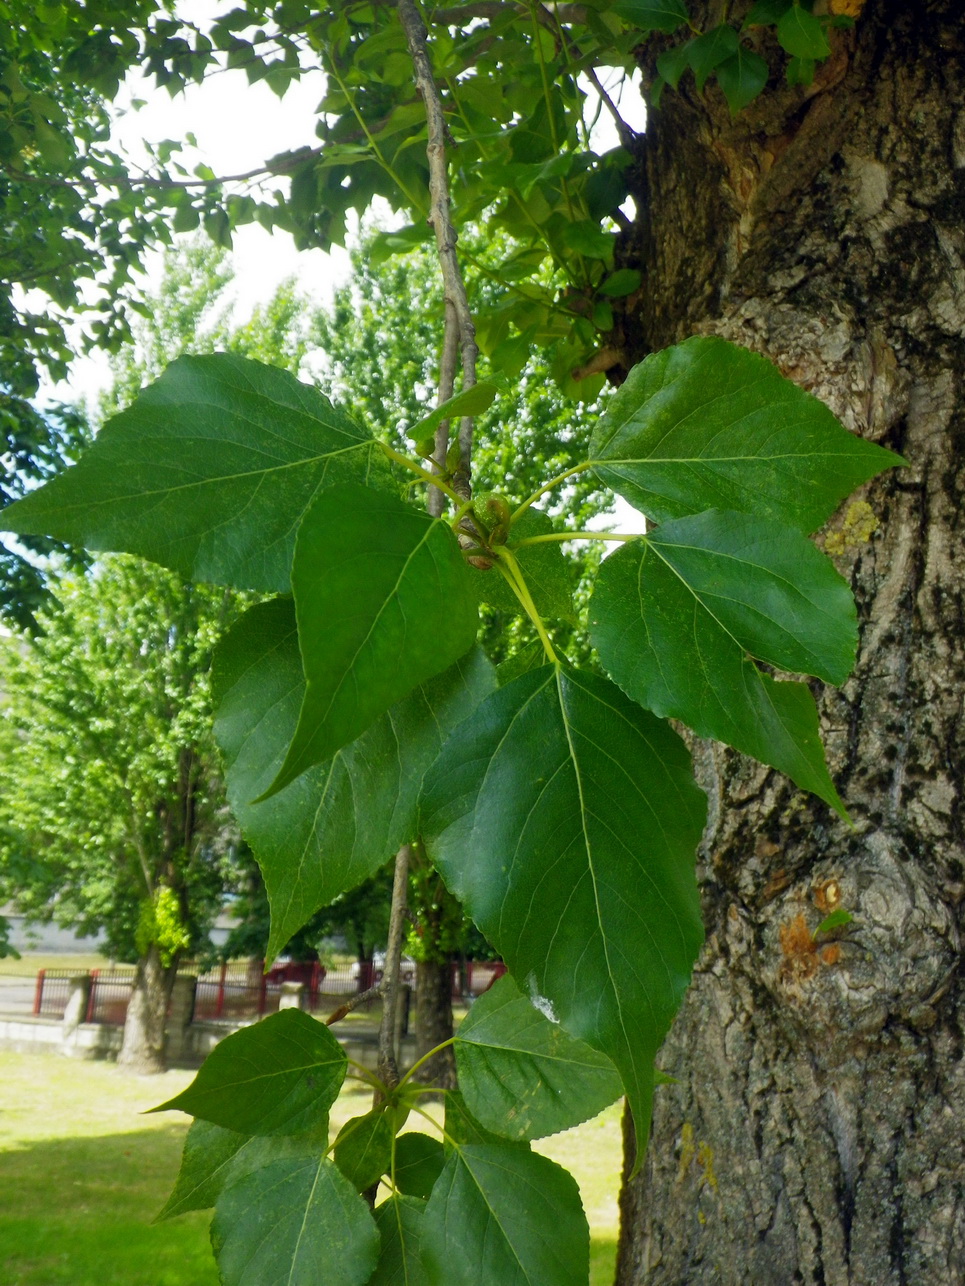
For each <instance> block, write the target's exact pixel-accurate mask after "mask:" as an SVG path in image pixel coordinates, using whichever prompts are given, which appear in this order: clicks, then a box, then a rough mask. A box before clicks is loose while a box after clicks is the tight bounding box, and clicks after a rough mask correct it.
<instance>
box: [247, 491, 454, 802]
mask: <svg viewBox="0 0 965 1286" xmlns="http://www.w3.org/2000/svg"><path fill="white" fill-rule="evenodd" d="M292 588H293V590H294V594H295V614H296V616H297V619H298V637H299V647H300V649H301V654H302V668H303V670H304V672H305V679H306V685H305V698H304V701H303V702H302V708H301V711H300V713H299V716H298V725H297V727H296V729H295V735H294V737H293V739H292V743H291V746H290V747H289V749H288V753H287V754H286V756H285V762H284V763H283V764H282V766H281V769H280V770H279V772H278V776H277V777H276V778H275V780H274V782H273V783H272V785H271V786H270V787H269V789H268V791H267V792H266V795H271V794H274V793H275V792H277V791H279V790H281V789H282V787H283V786H287V785H288V783H289V782H291V781H294V779H295V778H296V777H298V776H300V775H301V773H303V772H304V771H305V769H306V768H311V767H312V766H313V765H314V764H318V763H321V762H322V761H323V760H325V759H329V758H330V757H331V756H332V755H333V754H334V753H335V752H336V751H337V750H339V749H341V747H342V746H345V745H348V743H349V742H351V741H354V740H355V738H356V737H357V736H358V735H359V734H360V733H362V732H364V731H365V729H366V728H367V727H368V726H369V725H370V724H371V723H373V722H374V721H375V720H376V719H377V718H378V717H379V716H380V715H382V714H384V713H385V711H386V710H388V709H389V707H390V706H392V705H394V704H395V703H396V702H397V701H399V700H400V699H401V698H402V697H404V696H405V695H406V694H407V693H408V692H411V691H412V689H413V688H415V687H417V686H418V685H419V684H420V683H425V681H426V680H427V679H431V678H432V677H433V676H434V675H437V674H441V673H442V671H443V670H447V669H448V668H449V666H450V665H452V663H453V662H454V661H457V660H458V659H459V657H461V656H464V655H465V654H466V652H468V651H469V649H470V648H471V647H472V645H473V643H474V642H475V638H476V624H477V615H476V603H475V598H474V595H473V590H472V585H471V581H470V577H469V572H468V569H467V567H466V564H465V562H464V561H463V558H462V555H461V553H460V551H459V546H458V544H457V542H456V538H455V536H454V535H453V534H452V531H451V530H450V528H449V525H448V523H447V522H444V521H441V520H436V519H433V518H430V517H429V515H428V514H426V513H424V512H423V511H422V510H421V509H416V508H414V507H413V506H411V505H407V504H405V503H404V502H403V501H401V500H397V499H396V498H395V496H391V495H388V494H386V493H384V492H378V491H372V490H370V489H369V488H367V487H355V486H340V487H330V488H328V490H326V491H323V492H322V493H321V495H320V496H319V497H318V499H317V500H316V502H315V503H314V504H313V505H312V507H311V509H310V510H309V511H308V513H307V514H306V515H305V517H304V519H303V520H302V525H301V528H300V530H299V533H298V540H297V543H296V545H295V562H294V565H293V567H292Z"/></svg>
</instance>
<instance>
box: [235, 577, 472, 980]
mask: <svg viewBox="0 0 965 1286" xmlns="http://www.w3.org/2000/svg"><path fill="white" fill-rule="evenodd" d="M494 687H495V674H494V671H493V667H492V665H491V664H490V663H489V661H488V660H487V659H486V657H485V655H484V654H483V652H482V651H481V649H479V648H478V647H476V648H473V649H471V651H469V652H468V653H467V654H466V655H465V656H464V657H461V658H460V660H459V661H457V662H456V664H455V665H454V666H450V668H449V669H448V670H446V671H445V672H444V673H443V674H440V675H437V676H436V677H435V678H433V679H430V680H429V681H428V682H427V683H424V684H420V685H419V686H418V687H417V688H415V689H414V690H413V691H412V692H410V693H409V694H408V696H405V697H403V699H402V700H401V701H399V702H397V703H396V704H395V705H394V706H392V707H391V708H390V709H389V710H387V711H386V712H385V714H384V715H382V716H381V717H380V718H379V719H377V720H376V721H375V723H374V724H373V725H372V726H371V727H370V728H368V729H366V731H365V732H363V733H362V735H361V736H360V737H359V738H357V739H356V740H355V741H353V742H352V743H351V744H350V745H348V746H344V747H343V748H342V749H341V750H339V751H337V752H336V754H335V755H334V756H333V757H332V758H331V759H329V760H327V761H326V762H325V763H323V764H317V765H316V766H315V767H313V768H310V769H309V770H308V771H307V772H305V773H303V774H302V775H301V776H300V777H298V778H297V779H296V780H295V781H293V782H292V783H291V784H290V785H289V786H287V787H286V788H285V789H284V790H281V791H279V792H278V793H277V794H276V795H273V796H272V797H271V798H270V799H266V800H264V801H263V802H262V803H259V804H253V803H252V802H251V801H252V800H253V799H255V798H256V797H257V796H258V795H260V794H261V793H262V791H264V790H266V789H267V787H268V786H269V785H270V783H271V781H272V780H273V779H274V777H275V776H276V774H277V772H278V769H279V768H280V767H281V764H282V761H283V760H284V757H285V752H286V750H287V748H288V745H289V743H290V741H291V739H292V734H293V733H294V731H295V726H296V724H297V721H298V712H299V710H300V709H301V706H302V704H303V701H304V693H305V679H304V675H303V674H302V663H301V657H300V655H299V652H298V634H297V627H296V623H295V608H294V604H293V601H292V599H291V598H278V599H274V600H272V601H271V602H268V603H259V604H257V605H256V606H255V607H253V608H251V609H249V611H248V612H246V613H245V615H244V616H243V617H242V618H241V619H240V620H239V621H238V622H237V623H236V625H235V626H234V627H233V629H232V630H231V631H230V632H229V634H228V635H227V636H226V637H225V638H224V639H223V640H222V642H221V644H220V645H219V648H218V651H217V653H216V655H215V662H214V688H215V695H216V698H217V700H218V702H219V704H218V709H217V716H216V719H215V727H214V730H215V737H216V738H217V740H218V744H219V746H220V747H221V752H222V755H223V756H224V761H225V770H226V773H225V775H226V780H227V787H228V798H229V801H230V803H231V806H232V809H233V810H234V814H235V816H236V817H237V819H238V823H239V825H240V826H241V832H242V834H243V835H244V837H245V839H246V840H247V842H248V844H249V845H250V846H251V850H252V852H253V853H254V855H255V858H256V860H257V861H258V865H259V866H260V867H261V871H262V875H263V877H264V880H265V886H266V888H267V890H268V900H269V904H270V906H271V937H270V941H269V943H268V948H267V956H268V959H274V958H275V956H276V955H277V954H278V952H279V951H281V950H282V949H283V948H284V947H285V944H286V943H287V942H288V940H289V939H290V938H291V936H292V934H293V933H295V932H297V930H298V929H300V928H301V926H302V925H303V924H305V923H306V921H308V920H309V919H310V918H311V916H312V915H314V913H315V912H316V911H317V910H318V908H319V907H321V906H327V905H328V904H329V903H331V902H333V901H334V900H335V898H336V897H338V895H339V894H340V893H343V892H345V891H347V890H348V889H352V888H355V887H357V885H359V884H361V883H362V882H363V880H366V879H368V878H369V876H371V875H373V874H374V873H375V872H376V871H377V870H378V869H379V867H380V866H382V865H383V864H384V863H385V862H386V861H388V859H389V858H390V857H391V856H392V854H393V853H395V852H396V851H397V850H398V848H399V846H400V845H401V844H403V843H405V842H406V840H408V839H411V837H412V836H413V835H414V834H415V830H416V808H417V802H418V795H419V791H420V789H421V787H422V778H423V775H424V773H425V771H426V769H427V768H428V767H429V765H430V764H431V763H432V762H433V760H434V759H435V758H436V756H437V754H438V753H439V749H440V747H441V745H442V742H443V740H444V739H445V737H446V736H447V735H448V733H449V732H450V731H451V729H452V728H454V727H455V726H456V724H457V723H459V722H460V720H462V719H463V718H465V717H466V715H467V714H469V713H471V711H472V710H473V709H474V708H475V706H476V705H477V704H478V703H479V701H481V700H482V698H483V697H484V696H487V695H488V694H489V693H490V692H491V691H492V690H493V689H494Z"/></svg>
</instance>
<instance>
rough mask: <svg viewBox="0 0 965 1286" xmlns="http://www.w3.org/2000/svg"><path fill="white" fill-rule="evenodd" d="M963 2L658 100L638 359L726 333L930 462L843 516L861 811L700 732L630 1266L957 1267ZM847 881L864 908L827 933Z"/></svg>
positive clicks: (833, 1276) (835, 695)
mask: <svg viewBox="0 0 965 1286" xmlns="http://www.w3.org/2000/svg"><path fill="white" fill-rule="evenodd" d="M834 7H835V6H832V8H834ZM747 8H748V5H746V4H738V5H735V6H733V12H734V14H735V16H738V17H739V16H741V14H742V13H743V12H745V11H746V9H747ZM816 8H818V9H821V8H824V6H821V5H819V6H816ZM837 8H838V9H839V11H840V9H841V5H840V2H839V3H838V5H837ZM856 8H860V6H858V5H856V4H854V3H852V4H851V5H850V9H851V11H852V12H854V10H855V9H856ZM691 9H692V10H696V9H700V10H701V12H700V13H699V14H698V15H697V21H698V23H700V24H701V25H703V26H708V25H713V22H714V21H719V20H720V17H721V6H720V5H712V4H702V5H691ZM963 17H965V15H963V9H962V5H961V0H919V3H916V4H907V3H906V2H905V0H868V2H867V3H866V4H865V5H864V8H863V12H862V13H861V14H860V16H859V18H858V22H857V26H856V28H855V29H854V31H852V32H836V33H833V36H832V41H833V50H834V52H833V56H832V58H831V59H830V60H829V62H828V63H826V64H825V65H824V66H819V68H818V71H817V77H816V80H815V83H814V85H813V86H811V87H810V89H800V88H795V89H789V88H788V87H787V86H786V85H785V86H781V85H780V82H779V79H778V75H777V70H776V69H777V68H778V67H779V65H780V63H779V58H778V54H777V50H776V46H774V45H773V44H772V43H771V38H770V37H769V36H768V37H766V38H764V37H762V38H761V40H762V43H761V50H762V52H763V53H764V54H765V55H766V56H768V57H770V58H771V59H772V66H773V68H774V69H775V72H774V74H772V77H771V80H770V82H769V88H768V89H767V90H766V91H765V94H764V95H763V96H762V98H761V99H760V100H758V101H757V102H756V103H754V104H752V106H751V107H750V109H749V110H748V111H747V112H746V113H744V114H742V115H741V116H740V117H738V119H737V120H736V121H733V122H732V121H731V119H730V117H729V114H728V112H727V110H726V107H725V105H724V103H723V100H722V98H721V96H720V94H719V92H718V91H717V90H716V88H713V87H708V89H707V91H706V92H705V94H703V95H698V94H697V93H696V91H695V90H694V88H693V81H692V79H691V80H690V81H689V85H688V84H687V82H686V81H684V82H682V89H683V93H682V94H680V95H675V94H674V93H672V92H671V91H669V90H668V91H667V92H666V93H665V95H664V99H663V105H662V107H661V109H660V111H659V112H654V113H652V115H651V121H650V126H649V128H648V133H647V137H646V140H645V156H644V160H643V165H642V167H641V172H642V173H645V175H646V192H645V193H643V192H642V193H641V204H642V205H644V206H645V210H644V214H643V215H642V217H641V218H640V220H639V221H638V224H637V227H636V229H635V235H636V237H637V240H636V242H635V243H634V244H633V245H631V246H629V247H628V250H627V259H628V260H629V261H630V262H633V263H636V264H638V265H639V266H641V267H642V269H643V272H644V281H645V287H646V299H645V302H644V303H643V304H642V305H641V308H640V312H639V313H638V314H635V315H633V316H631V317H630V318H628V321H627V346H628V350H629V351H628V356H629V357H630V359H631V360H633V359H639V358H640V357H642V356H643V355H644V354H645V353H646V352H647V351H648V350H649V349H651V348H659V347H662V346H663V345H665V344H667V343H671V342H673V341H675V340H679V339H681V338H683V337H685V336H686V335H688V334H692V333H694V332H702V333H715V334H720V335H723V336H725V337H726V338H729V339H732V340H735V341H736V342H738V343H741V344H744V345H746V346H747V347H750V348H753V349H756V350H757V351H760V352H763V353H765V354H767V355H768V356H769V357H770V358H772V359H773V360H774V361H775V362H776V363H777V365H778V366H779V367H780V368H781V369H782V370H783V371H784V372H785V373H786V374H788V375H790V376H791V377H792V378H793V379H795V380H796V381H797V382H798V383H800V384H801V385H803V386H804V387H805V388H808V389H810V390H812V391H813V392H814V393H816V394H817V395H818V396H819V397H821V398H822V399H823V400H824V401H826V402H827V403H829V404H830V405H831V406H832V408H833V409H834V410H835V411H836V412H837V414H838V415H840V416H841V418H842V420H843V421H844V423H845V424H846V425H847V426H848V427H849V428H851V429H853V430H854V431H855V432H857V433H860V434H862V435H863V436H865V437H868V438H870V439H873V440H875V441H878V442H881V443H883V444H885V445H887V446H890V447H892V448H894V449H896V450H898V451H900V452H902V454H904V456H905V457H906V459H907V460H908V468H907V469H904V470H894V471H892V472H890V473H888V474H887V475H885V476H884V478H883V479H882V480H880V481H878V482H876V483H875V484H873V485H872V486H870V487H868V488H865V489H864V491H863V493H862V494H861V496H860V497H857V498H858V499H861V500H863V501H866V502H867V504H868V505H870V510H871V513H872V514H873V519H871V520H869V512H868V510H866V509H862V508H860V507H859V508H855V507H854V506H853V505H850V506H849V505H845V507H844V511H843V513H842V514H839V515H838V517H837V518H836V519H835V520H834V521H833V522H832V523H831V524H830V525H829V531H830V536H829V535H828V533H827V532H826V533H825V535H824V540H825V541H826V547H827V549H828V551H829V552H834V553H835V560H836V562H837V565H838V566H839V568H840V570H841V571H842V572H843V573H844V574H845V575H846V576H847V577H849V578H850V580H851V582H852V584H853V587H854V590H855V594H856V598H857V602H858V613H859V621H860V630H861V642H860V649H859V659H858V665H857V669H856V671H855V674H854V676H853V678H852V679H850V680H849V682H848V683H847V684H846V686H845V687H844V689H843V690H842V691H840V692H833V691H826V690H824V689H822V688H821V685H815V690H816V692H817V694H818V697H819V703H820V707H821V712H822V721H823V729H824V734H825V739H826V744H827V748H828V757H829V763H830V767H831V771H832V773H833V775H834V777H835V780H836V782H837V785H838V787H839V790H840V791H841V794H842V796H843V798H844V800H845V802H846V804H847V805H848V808H849V809H850V812H851V816H852V818H853V820H854V829H849V828H848V827H847V826H846V825H844V824H843V823H842V822H840V821H839V820H837V819H836V818H835V816H834V815H833V814H832V813H831V812H830V810H829V809H828V808H827V807H826V806H825V805H823V804H822V803H820V802H818V801H816V800H814V799H813V798H810V797H805V796H804V795H802V794H801V793H800V792H798V791H797V790H795V789H794V788H793V787H792V786H791V785H790V783H789V782H788V781H787V780H785V779H784V778H783V777H781V776H779V775H778V774H776V773H774V772H770V771H768V770H766V769H764V768H761V767H760V766H759V765H755V764H754V763H752V762H750V761H748V760H745V759H742V758H741V757H740V756H738V755H736V754H734V753H733V752H730V751H725V750H722V749H721V748H720V747H710V746H707V745H703V744H700V745H697V746H696V747H695V751H696V756H697V762H698V768H699V772H700V775H701V778H702V781H703V783H704V785H705V786H706V787H707V789H708V793H709V797H710V820H709V824H708V830H707V833H706V836H705V842H704V846H703V852H702V858H701V874H702V881H703V894H704V911H705V920H706V924H707V943H706V946H705V949H704V951H703V954H702V956H701V959H700V961H699V964H698V967H697V969H696V972H695V976H694V983H693V987H692V989H691V991H690V993H689V995H688V998H687V1000H686V1002H685V1005H684V1007H683V1010H682V1012H681V1014H680V1017H679V1019H678V1021H677V1023H676V1025H675V1027H674V1029H673V1031H672V1033H671V1035H670V1037H669V1039H668V1041H667V1043H666V1045H665V1047H664V1050H663V1052H662V1055H661V1058H660V1064H661V1066H662V1067H663V1068H664V1069H665V1070H667V1071H668V1072H670V1073H671V1074H672V1075H674V1076H675V1077H677V1078H678V1084H675V1085H669V1086H664V1087H661V1088H660V1089H658V1091H657V1095H656V1104H655V1109H654V1118H653V1129H652V1138H651V1142H650V1147H649V1151H648V1155H647V1159H646V1162H645V1164H644V1166H643V1168H642V1170H641V1173H640V1174H639V1176H638V1177H636V1178H635V1179H632V1180H628V1181H627V1182H626V1183H625V1185H624V1190H623V1193H622V1198H621V1202H622V1215H623V1231H622V1237H621V1245H620V1257H619V1268H618V1277H617V1280H618V1283H619V1284H620V1286H644V1283H646V1286H657V1284H660V1286H689V1284H694V1286H696V1284H700V1286H704V1284H707V1286H709V1284H710V1283H714V1284H715V1286H739V1284H740V1286H743V1284H744V1283H754V1286H769V1284H773V1286H790V1284H791V1283H821V1284H823V1286H846V1284H847V1286H864V1284H866V1283H867V1284H869V1286H870V1284H871V1283H873V1284H874V1286H899V1283H907V1284H908V1286H949V1283H952V1282H962V1281H965V1148H963V1140H962V1132H963V1122H965V1062H963V1059H962V1054H963V1033H962V1027H961V1021H960V1018H959V1013H960V1011H961V1007H962V1003H963V1000H965V995H963V983H962V977H961V972H960V968H959V961H960V937H959V934H960V920H961V914H962V910H961V907H962V897H963V893H965V869H963V853H962V822H961V781H962V775H963V753H962V751H963V736H965V732H963V729H965V724H963V721H962V702H963V695H962V694H963V681H965V655H963V651H965V650H963V638H965V617H963V580H965V543H963V540H962V536H963V527H965V506H963V503H962V499H963V498H962V484H963V472H962V459H963V453H962V444H963V441H965V437H963V435H965V399H963V393H962V379H963V373H965V227H963V222H965V220H963V216H965V30H963V29H965V22H963ZM705 19H706V20H707V21H706V22H705ZM646 56H647V58H648V59H649V58H651V57H652V53H651V52H649V51H648V53H647V55H646ZM651 74H652V66H651V65H649V64H648V66H645V67H644V78H645V81H646V79H647V77H648V76H649V75H651ZM874 521H876V522H877V524H878V526H877V529H876V530H875V531H874V532H873V533H872V531H871V530H870V528H871V527H872V526H873V525H874ZM838 905H839V906H842V907H844V908H846V909H847V910H849V911H850V912H851V913H852V914H853V916H854V922H853V924H852V925H851V926H849V928H848V929H847V930H846V931H844V932H843V933H842V934H841V941H840V942H839V943H837V944H834V945H833V946H832V947H831V948H830V949H828V950H825V951H818V950H815V949H814V944H813V940H812V937H811V934H812V931H813V930H814V928H815V927H816V926H817V925H818V923H819V922H820V921H821V919H822V918H823V917H824V915H825V914H826V912H827V910H829V909H833V907H834V906H838Z"/></svg>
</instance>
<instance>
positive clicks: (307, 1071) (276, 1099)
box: [151, 1009, 347, 1134]
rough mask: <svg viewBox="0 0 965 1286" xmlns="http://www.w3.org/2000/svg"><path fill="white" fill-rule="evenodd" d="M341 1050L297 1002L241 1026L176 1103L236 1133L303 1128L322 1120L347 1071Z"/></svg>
mask: <svg viewBox="0 0 965 1286" xmlns="http://www.w3.org/2000/svg"><path fill="white" fill-rule="evenodd" d="M346 1066H347V1061H346V1058H345V1051H344V1050H343V1049H342V1047H341V1045H340V1044H339V1043H338V1041H337V1040H336V1039H335V1037H334V1036H333V1035H332V1033H331V1032H330V1031H329V1029H328V1028H327V1027H326V1026H325V1024H324V1023H320V1022H316V1020H315V1019H314V1018H309V1016H308V1015H307V1014H305V1013H302V1011H301V1010H300V1009H283V1010H281V1011H280V1012H279V1013H277V1014H272V1015H271V1016H270V1017H269V1018H265V1019H263V1020H262V1021H261V1022H259V1023H255V1025H254V1026H253V1027H242V1028H241V1030H240V1031H236V1032H233V1033H232V1034H231V1035H230V1036H228V1037H226V1038H225V1039H224V1040H223V1041H222V1042H221V1043H220V1044H219V1045H216V1046H215V1048H214V1049H213V1050H212V1051H211V1053H210V1054H209V1055H208V1057H207V1059H206V1061H205V1062H204V1063H203V1064H202V1066H201V1070H200V1071H199V1072H198V1074H197V1076H196V1077H195V1078H194V1080H193V1081H192V1082H191V1084H190V1085H189V1086H188V1088H187V1089H186V1090H182V1092H181V1093H180V1094H177V1095H175V1097H174V1098H172V1099H169V1100H168V1101H167V1102H166V1103H162V1104H161V1105H160V1106H159V1107H155V1108H152V1109H151V1110H152V1111H154V1112H164V1111H169V1110H170V1109H172V1108H177V1109H178V1110H179V1111H181V1112H188V1113H189V1114H190V1115H191V1116H198V1117H201V1119H202V1120H205V1121H211V1122H213V1124H215V1125H220V1126H222V1127H223V1128H224V1129H226V1130H235V1131H237V1132H238V1133H240V1134H303V1133H307V1132H308V1131H309V1130H316V1129H318V1128H319V1127H320V1126H325V1125H326V1123H327V1121H328V1110H329V1108H330V1107H331V1106H332V1104H333V1103H334V1102H335V1099H336V1098H337V1097H338V1092H339V1090H340V1089H341V1086H342V1081H343V1080H344V1079H345V1068H346Z"/></svg>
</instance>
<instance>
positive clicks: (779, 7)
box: [744, 0, 794, 27]
mask: <svg viewBox="0 0 965 1286" xmlns="http://www.w3.org/2000/svg"><path fill="white" fill-rule="evenodd" d="M793 2H794V0H757V3H756V4H754V5H752V6H751V11H750V13H749V14H748V15H747V17H746V18H745V19H744V26H745V27H766V26H769V25H770V24H771V23H772V22H778V21H779V20H780V18H781V17H782V16H783V15H784V14H785V13H786V12H787V10H788V9H790V7H791V5H792V4H793Z"/></svg>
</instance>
